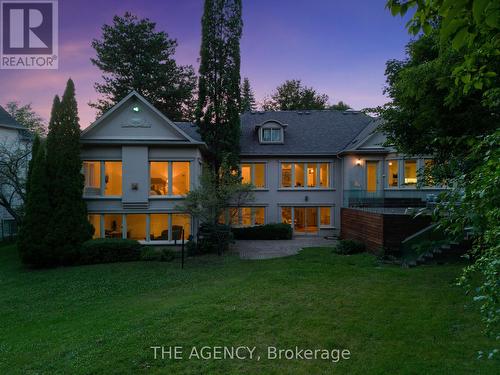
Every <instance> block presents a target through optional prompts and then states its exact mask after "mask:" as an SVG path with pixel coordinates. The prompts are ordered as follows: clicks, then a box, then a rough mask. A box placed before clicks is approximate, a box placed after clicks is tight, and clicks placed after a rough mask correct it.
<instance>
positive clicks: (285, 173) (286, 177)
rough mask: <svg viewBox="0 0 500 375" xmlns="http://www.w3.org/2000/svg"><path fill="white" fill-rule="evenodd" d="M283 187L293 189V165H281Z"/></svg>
mask: <svg viewBox="0 0 500 375" xmlns="http://www.w3.org/2000/svg"><path fill="white" fill-rule="evenodd" d="M281 187H292V164H289V163H283V164H281Z"/></svg>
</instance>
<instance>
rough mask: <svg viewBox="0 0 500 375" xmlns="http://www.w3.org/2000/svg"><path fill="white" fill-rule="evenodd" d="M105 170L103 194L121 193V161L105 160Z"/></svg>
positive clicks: (118, 194) (114, 194) (115, 194)
mask: <svg viewBox="0 0 500 375" xmlns="http://www.w3.org/2000/svg"><path fill="white" fill-rule="evenodd" d="M104 171H105V184H106V188H105V190H104V194H105V195H111V196H121V195H122V162H121V161H106V162H104Z"/></svg>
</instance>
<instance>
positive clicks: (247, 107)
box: [241, 78, 256, 113]
mask: <svg viewBox="0 0 500 375" xmlns="http://www.w3.org/2000/svg"><path fill="white" fill-rule="evenodd" d="M255 108H256V106H255V95H254V93H253V91H252V88H251V87H250V80H249V79H248V78H245V79H243V85H242V86H241V113H244V112H250V111H255Z"/></svg>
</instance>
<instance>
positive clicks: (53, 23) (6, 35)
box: [0, 0, 58, 69]
mask: <svg viewBox="0 0 500 375" xmlns="http://www.w3.org/2000/svg"><path fill="white" fill-rule="evenodd" d="M57 5H58V3H57V0H31V1H14V0H1V1H0V24H1V25H0V26H1V27H0V69H57V68H58V35H57V31H58V30H57V24H58V23H57V21H58V19H57Z"/></svg>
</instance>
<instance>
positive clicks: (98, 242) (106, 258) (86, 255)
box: [76, 238, 141, 264]
mask: <svg viewBox="0 0 500 375" xmlns="http://www.w3.org/2000/svg"><path fill="white" fill-rule="evenodd" d="M140 257H141V245H140V244H139V242H137V241H135V240H124V239H119V238H99V239H95V240H89V241H86V242H84V243H83V245H82V247H81V249H80V251H79V256H78V258H77V260H76V263H78V264H97V263H114V262H128V261H134V260H139V259H140Z"/></svg>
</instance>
